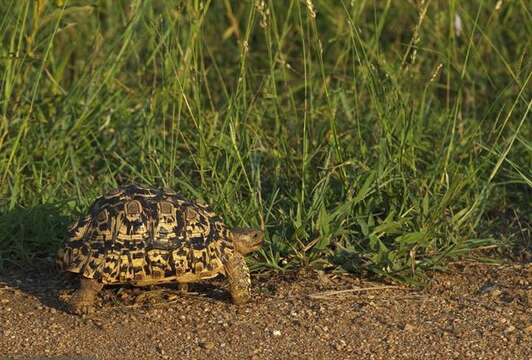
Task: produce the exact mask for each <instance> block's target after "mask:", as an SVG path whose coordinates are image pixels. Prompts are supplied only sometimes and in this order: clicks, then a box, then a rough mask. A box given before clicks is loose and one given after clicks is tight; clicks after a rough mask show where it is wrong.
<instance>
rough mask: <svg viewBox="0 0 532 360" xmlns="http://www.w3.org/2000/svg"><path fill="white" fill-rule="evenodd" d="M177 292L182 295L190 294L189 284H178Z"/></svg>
mask: <svg viewBox="0 0 532 360" xmlns="http://www.w3.org/2000/svg"><path fill="white" fill-rule="evenodd" d="M177 290H178V291H179V293H180V294H183V295H184V294H186V293H188V283H178V284H177Z"/></svg>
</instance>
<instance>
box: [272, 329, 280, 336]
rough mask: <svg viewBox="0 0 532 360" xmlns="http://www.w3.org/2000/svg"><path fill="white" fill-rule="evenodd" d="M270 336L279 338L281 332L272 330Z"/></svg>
mask: <svg viewBox="0 0 532 360" xmlns="http://www.w3.org/2000/svg"><path fill="white" fill-rule="evenodd" d="M272 334H273V336H281V332H280V331H279V330H273V332H272Z"/></svg>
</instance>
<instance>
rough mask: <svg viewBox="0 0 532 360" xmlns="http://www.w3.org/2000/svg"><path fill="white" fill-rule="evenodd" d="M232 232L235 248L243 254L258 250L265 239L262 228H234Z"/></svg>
mask: <svg viewBox="0 0 532 360" xmlns="http://www.w3.org/2000/svg"><path fill="white" fill-rule="evenodd" d="M230 233H231V239H232V240H233V243H234V244H235V250H236V251H238V252H239V253H240V254H242V255H246V254H249V253H250V252H252V251H256V250H258V249H259V248H260V247H261V246H262V243H263V241H264V233H263V232H262V231H261V230H255V229H242V228H233V229H231V230H230Z"/></svg>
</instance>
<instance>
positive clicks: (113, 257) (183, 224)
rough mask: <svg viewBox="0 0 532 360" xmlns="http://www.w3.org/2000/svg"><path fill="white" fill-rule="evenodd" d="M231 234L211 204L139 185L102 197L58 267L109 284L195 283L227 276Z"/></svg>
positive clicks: (73, 232) (73, 230)
mask: <svg viewBox="0 0 532 360" xmlns="http://www.w3.org/2000/svg"><path fill="white" fill-rule="evenodd" d="M228 235H229V230H228V229H227V227H226V226H225V224H224V223H223V221H222V219H221V218H220V217H219V216H217V215H216V214H214V213H213V212H212V211H211V210H210V208H209V207H208V206H206V205H203V204H199V203H197V202H194V201H190V200H186V199H184V198H183V197H181V196H180V195H178V194H177V193H175V192H172V191H171V190H162V189H151V188H146V187H141V186H138V185H128V186H125V187H121V188H119V189H116V190H114V191H112V192H110V193H109V194H107V195H104V196H102V197H100V198H98V199H97V200H96V201H95V202H94V204H93V205H92V207H91V209H90V213H89V214H88V215H87V216H86V217H83V218H81V219H79V220H78V221H77V222H76V223H75V224H73V225H72V226H71V227H70V228H69V234H68V238H67V239H66V240H65V243H64V247H63V248H62V249H61V250H59V252H58V254H57V264H58V265H59V267H60V268H61V269H63V270H64V271H69V272H74V273H79V274H80V275H82V276H84V277H86V278H90V279H97V280H99V281H101V282H102V283H104V284H121V283H132V284H137V285H149V284H154V283H163V282H170V281H178V282H193V281H197V280H200V279H205V278H209V277H214V276H216V275H217V274H218V273H220V272H222V273H223V271H224V270H223V264H224V261H225V259H227V257H228V256H230V254H231V253H232V252H233V251H234V246H233V243H232V242H231V240H230V238H229V236H228Z"/></svg>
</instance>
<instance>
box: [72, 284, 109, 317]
mask: <svg viewBox="0 0 532 360" xmlns="http://www.w3.org/2000/svg"><path fill="white" fill-rule="evenodd" d="M102 288H103V284H102V283H101V282H99V281H97V280H94V279H88V278H81V279H80V282H79V289H78V290H77V291H76V292H75V293H74V295H73V296H72V298H71V299H70V302H69V306H70V311H71V312H72V313H74V314H78V315H82V314H88V313H90V312H92V310H93V306H94V301H95V300H96V295H97V294H98V292H99V291H100V290H101V289H102Z"/></svg>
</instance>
